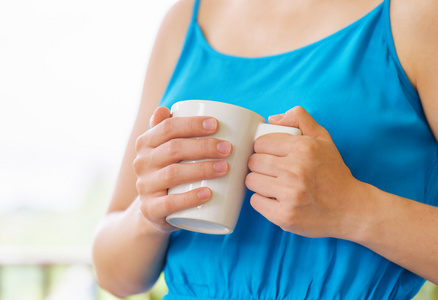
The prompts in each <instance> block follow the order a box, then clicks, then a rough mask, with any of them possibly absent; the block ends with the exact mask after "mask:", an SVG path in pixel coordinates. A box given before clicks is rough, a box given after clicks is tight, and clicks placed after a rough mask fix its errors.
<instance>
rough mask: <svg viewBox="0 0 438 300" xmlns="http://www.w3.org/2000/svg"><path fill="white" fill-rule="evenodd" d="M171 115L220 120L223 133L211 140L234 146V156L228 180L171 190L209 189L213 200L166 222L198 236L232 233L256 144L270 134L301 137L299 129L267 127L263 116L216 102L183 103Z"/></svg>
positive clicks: (195, 101) (208, 181) (192, 184)
mask: <svg viewBox="0 0 438 300" xmlns="http://www.w3.org/2000/svg"><path fill="white" fill-rule="evenodd" d="M171 112H172V115H173V116H174V117H190V116H211V117H214V118H216V119H217V120H218V122H219V129H218V131H217V132H216V133H215V134H214V135H212V136H209V137H215V138H218V139H221V140H227V141H229V142H230V143H231V144H232V145H233V152H232V154H231V155H230V156H229V157H228V158H226V159H225V160H226V161H227V162H228V164H229V167H230V168H229V172H228V174H227V175H225V176H224V177H220V178H215V179H208V180H201V181H197V182H191V183H186V184H181V185H177V186H175V187H172V188H170V189H169V191H168V193H169V194H179V193H184V192H187V191H190V190H193V189H196V188H199V187H209V188H210V189H211V191H212V197H211V199H210V200H209V201H208V202H206V203H205V204H202V205H200V206H198V207H194V208H190V209H186V210H183V211H179V212H176V213H173V214H171V215H169V216H168V217H167V218H166V221H167V222H168V223H169V224H171V225H173V226H176V227H179V228H182V229H186V230H191V231H196V232H202V233H209V234H229V233H232V232H233V230H234V228H235V226H236V223H237V219H238V218H239V214H240V210H241V207H242V203H243V199H244V197H245V192H246V187H245V177H246V175H247V174H248V166H247V165H248V159H249V157H250V156H251V154H253V153H254V150H253V148H254V142H255V140H256V139H257V138H258V137H259V136H262V135H264V134H268V133H275V132H283V133H289V134H293V135H300V134H301V131H300V130H299V129H297V128H292V127H286V126H279V125H272V124H267V123H266V121H265V119H264V118H263V117H262V116H261V115H259V114H257V113H255V112H253V111H251V110H249V109H246V108H243V107H240V106H236V105H231V104H227V103H222V102H216V101H206V100H187V101H181V102H177V103H175V104H174V105H173V106H172V108H171ZM193 162H194V161H184V162H183V163H193Z"/></svg>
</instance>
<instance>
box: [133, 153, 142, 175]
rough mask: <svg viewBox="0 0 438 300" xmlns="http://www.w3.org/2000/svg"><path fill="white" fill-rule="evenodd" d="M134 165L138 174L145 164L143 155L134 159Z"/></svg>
mask: <svg viewBox="0 0 438 300" xmlns="http://www.w3.org/2000/svg"><path fill="white" fill-rule="evenodd" d="M132 166H133V167H134V171H135V173H136V174H139V173H140V171H141V169H142V166H143V159H141V157H139V156H137V157H136V158H135V159H134V161H133V162H132Z"/></svg>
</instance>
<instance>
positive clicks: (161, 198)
mask: <svg viewBox="0 0 438 300" xmlns="http://www.w3.org/2000/svg"><path fill="white" fill-rule="evenodd" d="M217 129H218V122H217V120H216V119H214V118H210V117H188V118H177V117H175V118H172V117H171V114H170V111H169V110H168V109H167V108H165V107H159V108H157V109H156V110H155V112H154V115H153V116H152V118H151V129H149V130H148V131H147V132H145V133H144V134H143V135H141V136H140V137H139V138H138V139H137V142H136V152H137V157H136V159H135V160H134V169H135V172H136V174H137V178H138V179H137V191H138V194H139V196H140V201H141V211H142V214H143V215H144V217H145V218H146V219H147V220H148V221H149V222H150V223H151V224H152V225H153V226H154V227H155V228H156V229H158V230H159V231H162V232H171V231H175V230H177V229H178V228H176V227H173V226H171V225H170V224H168V223H167V222H166V220H165V219H166V217H167V216H168V215H170V214H171V213H173V212H176V211H180V210H183V209H187V208H190V207H195V206H198V205H201V204H202V203H204V202H206V201H208V200H209V199H210V198H211V190H210V189H208V188H199V189H195V190H192V191H189V192H187V193H183V194H173V195H168V194H167V189H169V188H171V187H173V186H176V185H178V184H181V183H187V182H193V181H198V180H202V179H210V178H216V177H220V176H224V175H225V174H226V173H227V172H228V164H227V163H226V162H225V161H223V160H209V161H202V162H196V163H189V164H188V163H180V162H181V161H183V160H200V159H221V158H225V157H228V156H229V155H230V154H231V151H232V146H231V144H230V143H229V142H227V141H221V140H218V139H215V138H202V139H199V138H192V137H203V136H208V135H211V134H214V133H215V132H216V131H217Z"/></svg>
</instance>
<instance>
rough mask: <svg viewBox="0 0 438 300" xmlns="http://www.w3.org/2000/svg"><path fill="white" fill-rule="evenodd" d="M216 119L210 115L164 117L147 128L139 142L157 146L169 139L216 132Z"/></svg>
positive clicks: (200, 135)
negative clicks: (153, 125)
mask: <svg viewBox="0 0 438 300" xmlns="http://www.w3.org/2000/svg"><path fill="white" fill-rule="evenodd" d="M217 128H218V121H217V120H216V119H214V118H211V117H205V116H201V117H174V118H167V119H164V120H163V121H162V122H161V123H159V124H157V125H156V126H155V127H153V128H151V129H149V130H148V131H147V132H146V133H145V134H144V135H143V136H142V137H140V140H138V141H137V142H138V143H140V144H143V143H142V141H144V143H146V144H147V146H149V147H157V146H159V145H161V144H163V143H165V142H167V141H170V140H171V139H175V138H187V137H202V136H207V135H211V134H213V133H215V132H216V130H217Z"/></svg>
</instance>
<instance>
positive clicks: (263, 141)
mask: <svg viewBox="0 0 438 300" xmlns="http://www.w3.org/2000/svg"><path fill="white" fill-rule="evenodd" d="M303 138H308V137H304V136H294V135H291V134H287V133H270V134H266V135H262V136H261V137H259V138H257V140H256V141H255V143H254V152H255V153H259V154H270V155H275V156H280V157H284V156H287V155H289V154H290V153H292V152H293V149H294V147H295V144H296V143H297V140H298V139H301V140H302V139H303Z"/></svg>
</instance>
